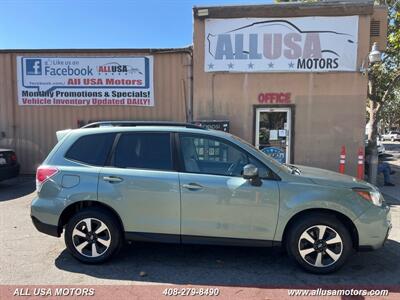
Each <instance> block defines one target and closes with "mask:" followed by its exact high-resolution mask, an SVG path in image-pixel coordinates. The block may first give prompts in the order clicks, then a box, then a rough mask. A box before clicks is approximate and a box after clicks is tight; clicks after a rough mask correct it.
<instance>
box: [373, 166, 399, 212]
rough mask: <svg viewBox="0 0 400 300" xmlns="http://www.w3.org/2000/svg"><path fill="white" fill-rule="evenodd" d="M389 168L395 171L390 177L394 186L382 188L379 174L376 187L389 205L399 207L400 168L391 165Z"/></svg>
mask: <svg viewBox="0 0 400 300" xmlns="http://www.w3.org/2000/svg"><path fill="white" fill-rule="evenodd" d="M390 167H391V168H392V170H393V171H396V174H394V175H391V176H390V178H391V181H392V182H393V183H394V184H395V186H393V187H392V186H384V185H383V175H382V174H379V175H378V187H379V189H380V190H381V192H382V194H383V196H384V197H385V200H386V201H387V202H388V203H389V204H395V205H400V167H399V166H396V165H393V164H390Z"/></svg>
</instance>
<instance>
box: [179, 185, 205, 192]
mask: <svg viewBox="0 0 400 300" xmlns="http://www.w3.org/2000/svg"><path fill="white" fill-rule="evenodd" d="M182 187H183V188H185V189H188V190H192V191H196V190H201V189H203V186H202V185H200V184H197V183H188V184H182Z"/></svg>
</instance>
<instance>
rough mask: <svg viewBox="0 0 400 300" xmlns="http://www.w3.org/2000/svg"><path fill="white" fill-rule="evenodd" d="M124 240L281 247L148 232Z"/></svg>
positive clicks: (129, 234) (274, 243)
mask: <svg viewBox="0 0 400 300" xmlns="http://www.w3.org/2000/svg"><path fill="white" fill-rule="evenodd" d="M125 239H126V240H129V241H138V242H156V243H172V244H197V245H219V246H242V247H272V246H280V245H281V243H280V242H277V241H270V240H255V239H237V238H225V237H209V236H196V235H179V234H165V233H148V232H125Z"/></svg>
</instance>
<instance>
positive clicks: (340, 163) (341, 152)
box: [339, 146, 346, 174]
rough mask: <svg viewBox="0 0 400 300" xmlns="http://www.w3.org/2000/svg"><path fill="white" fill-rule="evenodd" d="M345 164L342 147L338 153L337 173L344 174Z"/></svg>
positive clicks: (344, 151) (344, 149)
mask: <svg viewBox="0 0 400 300" xmlns="http://www.w3.org/2000/svg"><path fill="white" fill-rule="evenodd" d="M345 164H346V147H345V146H342V150H341V151H340V161H339V173H342V174H344V165H345Z"/></svg>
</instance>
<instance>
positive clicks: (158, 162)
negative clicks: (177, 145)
mask: <svg viewBox="0 0 400 300" xmlns="http://www.w3.org/2000/svg"><path fill="white" fill-rule="evenodd" d="M114 165H115V166H116V167H118V168H138V169H153V170H172V169H173V164H172V151H171V141H170V134H169V133H155V132H154V133H150V132H140V133H129V134H122V135H121V137H120V138H119V141H118V145H117V147H116V149H115V154H114Z"/></svg>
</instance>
